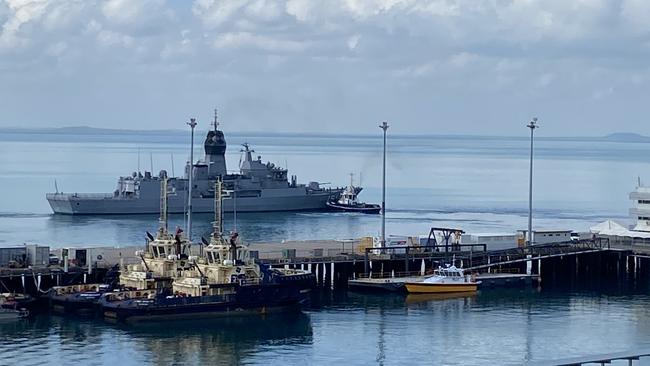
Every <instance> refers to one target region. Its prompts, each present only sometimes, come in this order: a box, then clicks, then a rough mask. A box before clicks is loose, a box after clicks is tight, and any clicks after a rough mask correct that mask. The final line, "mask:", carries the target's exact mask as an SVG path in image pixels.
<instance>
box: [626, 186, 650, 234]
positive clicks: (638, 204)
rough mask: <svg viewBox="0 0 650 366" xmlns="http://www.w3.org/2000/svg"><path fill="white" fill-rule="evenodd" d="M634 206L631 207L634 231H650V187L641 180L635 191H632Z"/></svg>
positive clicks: (631, 197) (631, 196)
mask: <svg viewBox="0 0 650 366" xmlns="http://www.w3.org/2000/svg"><path fill="white" fill-rule="evenodd" d="M630 199H631V200H632V201H633V202H634V206H633V207H632V208H631V209H630V216H631V219H632V222H633V223H635V224H634V227H633V228H632V230H633V231H647V232H650V187H647V186H643V185H642V184H641V181H640V180H639V182H638V184H637V187H636V189H635V190H634V191H632V192H630Z"/></svg>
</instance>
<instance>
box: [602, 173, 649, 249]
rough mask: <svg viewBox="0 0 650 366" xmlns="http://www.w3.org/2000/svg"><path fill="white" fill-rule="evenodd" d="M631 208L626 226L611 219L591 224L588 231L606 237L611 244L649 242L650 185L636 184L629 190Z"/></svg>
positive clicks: (641, 243)
mask: <svg viewBox="0 0 650 366" xmlns="http://www.w3.org/2000/svg"><path fill="white" fill-rule="evenodd" d="M629 197H630V200H632V202H633V204H632V208H630V218H631V224H630V225H629V226H628V227H626V226H625V225H623V224H620V223H618V222H615V221H613V220H607V221H604V222H601V223H600V224H598V225H595V226H592V227H591V228H590V229H589V231H590V232H591V233H592V234H594V235H597V236H598V237H600V238H606V239H608V240H609V241H610V243H613V244H619V245H643V244H646V245H647V244H650V187H646V186H643V185H641V182H639V184H638V185H637V187H636V189H635V190H634V191H632V192H630V196H629Z"/></svg>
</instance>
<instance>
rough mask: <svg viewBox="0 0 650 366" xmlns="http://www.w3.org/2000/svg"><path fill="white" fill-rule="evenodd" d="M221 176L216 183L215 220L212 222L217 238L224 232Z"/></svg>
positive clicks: (213, 233)
mask: <svg viewBox="0 0 650 366" xmlns="http://www.w3.org/2000/svg"><path fill="white" fill-rule="evenodd" d="M221 186H222V183H221V177H218V178H217V181H216V182H215V183H214V222H213V223H212V228H213V232H212V235H213V236H214V238H215V239H220V238H221V236H222V234H223V228H222V218H221V210H222V207H221V202H222V201H221V198H222V197H221Z"/></svg>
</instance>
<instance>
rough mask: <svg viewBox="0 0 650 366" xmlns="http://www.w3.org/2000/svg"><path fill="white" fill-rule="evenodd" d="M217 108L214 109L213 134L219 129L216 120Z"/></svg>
mask: <svg viewBox="0 0 650 366" xmlns="http://www.w3.org/2000/svg"><path fill="white" fill-rule="evenodd" d="M217 117H218V116H217V108H215V109H214V122H212V125H213V126H214V132H217V128H218V127H219V120H218V118H217Z"/></svg>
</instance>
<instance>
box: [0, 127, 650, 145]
mask: <svg viewBox="0 0 650 366" xmlns="http://www.w3.org/2000/svg"><path fill="white" fill-rule="evenodd" d="M206 131H207V130H204V129H200V130H196V135H197V136H202V135H204V134H205V133H206ZM0 134H14V135H18V134H25V135H61V136H97V137H99V136H114V137H115V136H128V138H129V139H137V137H142V136H164V137H173V136H179V135H181V136H182V135H186V134H189V128H188V129H187V130H181V129H166V130H130V129H117V128H98V127H89V126H72V127H44V128H33V127H30V128H16V127H7V128H2V127H0ZM227 134H228V135H230V136H238V137H274V136H276V137H325V138H327V137H331V138H337V137H355V138H364V139H365V138H370V139H373V138H377V136H378V135H377V134H375V135H373V134H341V133H328V132H286V131H263V132H252V131H246V132H243V131H239V132H238V131H228V132H227ZM392 136H393V137H394V138H408V139H412V138H414V139H428V138H447V139H465V138H475V139H487V140H491V139H496V140H501V139H522V140H527V139H528V138H529V137H528V136H525V135H523V136H486V135H466V134H458V135H451V134H440V135H433V134H432V135H428V134H393V135H392ZM535 139H536V140H541V141H543V140H548V141H607V142H636V143H639V142H641V143H645V142H650V136H644V135H641V134H638V133H632V132H616V133H612V134H609V135H606V136H582V137H581V136H572V137H571V136H562V137H559V136H536V137H535Z"/></svg>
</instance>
